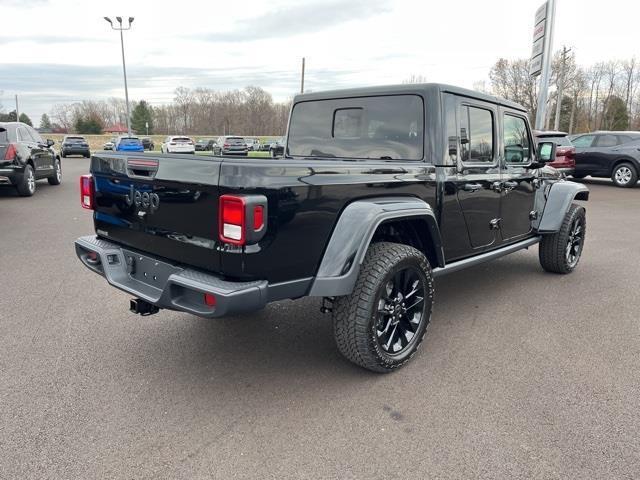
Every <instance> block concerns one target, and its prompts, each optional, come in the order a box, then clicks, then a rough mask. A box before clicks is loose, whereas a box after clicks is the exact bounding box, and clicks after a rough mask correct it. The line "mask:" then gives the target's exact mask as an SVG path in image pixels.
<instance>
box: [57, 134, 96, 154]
mask: <svg viewBox="0 0 640 480" xmlns="http://www.w3.org/2000/svg"><path fill="white" fill-rule="evenodd" d="M70 155H82V156H83V157H87V158H90V157H91V151H90V150H89V142H87V139H86V138H84V137H82V136H80V135H66V136H65V137H64V138H63V139H62V145H61V146H60V156H61V157H62V158H65V157H68V156H70Z"/></svg>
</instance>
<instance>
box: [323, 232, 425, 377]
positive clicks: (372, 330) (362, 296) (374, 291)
mask: <svg viewBox="0 0 640 480" xmlns="http://www.w3.org/2000/svg"><path fill="white" fill-rule="evenodd" d="M406 269H411V271H412V272H414V273H417V274H418V275H419V279H420V280H422V282H423V288H422V289H421V292H422V294H423V302H422V305H423V307H422V317H421V320H420V323H419V324H418V326H417V327H416V329H415V333H414V334H413V335H412V338H411V340H410V341H409V343H408V344H407V346H406V347H405V348H404V349H403V350H402V351H401V352H400V353H399V354H397V355H396V354H389V353H388V352H386V351H384V349H383V348H382V347H381V345H379V341H378V326H379V323H378V322H379V317H378V312H379V305H380V302H381V301H383V300H382V295H383V291H384V289H385V288H387V285H388V283H389V282H391V281H392V280H391V279H393V278H394V275H396V274H397V273H398V272H401V271H402V270H406ZM433 293H434V286H433V274H432V272H431V266H430V265H429V262H428V260H427V259H426V257H425V256H424V255H423V254H422V253H421V252H420V251H419V250H416V249H415V248H413V247H410V246H408V245H402V244H398V243H389V242H381V243H374V244H372V245H371V246H370V247H369V250H368V251H367V254H366V256H365V258H364V261H363V263H362V266H361V268H360V274H359V275H358V280H357V281H356V285H355V288H354V290H353V292H352V293H351V294H350V295H347V296H342V297H337V298H336V299H335V300H334V302H333V310H332V312H333V313H332V315H333V328H334V336H335V340H336V344H337V346H338V350H339V351H340V353H342V355H344V356H345V357H346V358H347V359H348V360H350V361H352V362H353V363H355V364H357V365H360V366H361V367H364V368H366V369H368V370H372V371H374V372H381V373H387V372H391V371H393V370H396V369H398V368H400V367H401V366H403V365H405V364H406V363H407V362H408V361H409V360H410V359H411V358H412V357H413V356H414V355H415V353H416V352H417V350H418V348H419V347H420V344H421V343H422V340H423V338H424V335H425V332H426V330H427V326H428V324H429V321H430V320H431V310H432V306H433ZM407 299H408V296H407Z"/></svg>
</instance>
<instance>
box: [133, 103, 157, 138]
mask: <svg viewBox="0 0 640 480" xmlns="http://www.w3.org/2000/svg"><path fill="white" fill-rule="evenodd" d="M147 123H148V124H149V135H151V134H152V133H153V110H152V108H151V105H149V104H148V103H147V102H146V101H144V100H140V102H139V103H138V104H137V105H136V106H135V108H134V109H133V112H132V114H131V128H132V130H135V131H136V132H137V133H138V135H142V134H146V133H147V127H146V124H147Z"/></svg>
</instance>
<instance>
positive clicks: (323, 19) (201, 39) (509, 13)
mask: <svg viewBox="0 0 640 480" xmlns="http://www.w3.org/2000/svg"><path fill="white" fill-rule="evenodd" d="M541 3H542V1H541V0H468V1H467V0H465V1H463V0H437V1H433V0H308V1H305V0H237V1H235V2H231V1H228V0H216V1H197V0H182V1H180V2H176V1H164V0H155V1H151V0H136V1H131V0H127V1H125V0H110V1H109V2H96V1H92V0H84V1H78V0H0V18H2V20H3V21H2V29H1V30H0V51H1V52H2V54H1V55H0V103H2V104H3V106H4V110H5V111H7V110H9V109H13V108H14V106H13V95H14V94H16V93H17V94H18V95H19V98H20V110H21V111H24V112H26V113H27V114H28V115H29V116H31V117H32V119H34V120H36V119H39V117H40V115H41V114H42V113H43V112H47V113H48V112H49V111H50V109H51V106H52V105H53V104H55V103H57V102H71V101H79V100H84V99H102V98H107V97H111V96H118V97H124V94H123V82H122V64H121V58H120V42H119V38H118V34H117V33H116V32H114V31H112V30H111V29H110V28H109V25H108V24H107V23H106V22H105V21H104V19H103V18H102V17H103V16H105V15H111V16H115V15H121V16H124V17H128V16H133V17H135V21H134V23H133V28H132V29H131V30H130V31H128V32H125V48H126V55H127V68H128V79H129V93H130V96H131V97H132V98H134V99H146V100H148V101H150V102H151V103H154V104H159V103H163V102H167V101H170V100H171V98H172V97H173V91H174V90H175V88H176V87H178V86H187V87H210V88H215V89H232V88H242V87H244V86H247V85H257V86H261V87H263V88H264V89H266V90H268V91H269V92H271V93H272V94H273V96H274V98H275V99H276V100H284V99H286V98H287V97H289V96H291V95H293V94H295V93H296V92H297V90H298V89H299V74H300V73H299V70H300V61H301V58H302V57H303V56H305V57H306V58H307V76H306V87H307V89H309V90H314V91H320V90H327V89H333V88H343V87H352V86H363V85H378V84H392V83H400V82H402V81H403V80H404V79H406V78H408V77H410V76H411V75H412V74H415V75H423V76H425V77H427V79H428V80H429V81H437V82H446V83H452V84H456V85H461V86H466V87H472V86H473V84H474V82H476V81H479V80H486V79H487V78H488V72H489V69H490V67H491V66H492V65H493V63H494V62H495V61H496V59H497V58H499V57H506V58H514V59H515V58H524V57H528V56H529V54H530V51H531V35H532V30H533V16H534V13H535V10H536V8H537V7H538V6H539V5H540V4H541ZM638 19H640V2H638V1H637V0H636V1H631V0H607V1H606V2H602V1H595V0H557V24H556V25H557V27H556V36H555V46H556V47H560V46H561V45H567V46H570V47H572V48H574V51H575V52H576V55H577V60H578V63H580V64H586V65H588V64H591V63H594V62H597V61H602V60H609V59H614V58H617V59H626V58H630V57H632V56H634V55H635V56H637V57H640V28H638ZM36 123H37V122H36Z"/></svg>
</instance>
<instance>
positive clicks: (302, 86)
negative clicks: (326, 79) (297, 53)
mask: <svg viewBox="0 0 640 480" xmlns="http://www.w3.org/2000/svg"><path fill="white" fill-rule="evenodd" d="M300 93H304V57H302V76H301V78H300Z"/></svg>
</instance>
